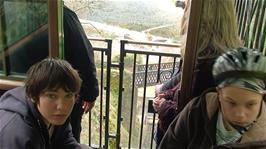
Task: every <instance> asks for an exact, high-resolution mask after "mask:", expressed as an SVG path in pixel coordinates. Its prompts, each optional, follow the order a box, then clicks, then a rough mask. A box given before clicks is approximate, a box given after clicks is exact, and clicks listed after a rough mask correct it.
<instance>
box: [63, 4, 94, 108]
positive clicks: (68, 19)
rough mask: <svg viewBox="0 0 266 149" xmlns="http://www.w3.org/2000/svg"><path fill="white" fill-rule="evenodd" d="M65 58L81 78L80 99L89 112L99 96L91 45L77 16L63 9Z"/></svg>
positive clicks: (65, 8) (67, 9)
mask: <svg viewBox="0 0 266 149" xmlns="http://www.w3.org/2000/svg"><path fill="white" fill-rule="evenodd" d="M64 34H65V38H64V39H65V40H64V44H65V46H64V47H65V58H66V60H67V61H69V62H70V63H71V65H72V66H73V67H74V68H75V69H77V70H78V71H79V74H80V77H81V78H82V81H83V82H82V86H81V91H80V95H79V96H80V99H82V100H83V101H86V102H85V104H84V105H83V107H84V109H85V112H87V111H86V110H90V109H91V108H92V107H93V105H94V101H95V100H96V97H97V96H98V95H99V87H98V80H97V78H96V67H95V63H94V54H93V49H92V45H91V43H90V42H89V40H88V39H87V36H86V34H85V31H84V29H83V27H82V26H81V23H80V21H79V20H78V17H77V15H76V14H75V13H74V12H73V11H71V10H70V9H69V8H67V7H64Z"/></svg>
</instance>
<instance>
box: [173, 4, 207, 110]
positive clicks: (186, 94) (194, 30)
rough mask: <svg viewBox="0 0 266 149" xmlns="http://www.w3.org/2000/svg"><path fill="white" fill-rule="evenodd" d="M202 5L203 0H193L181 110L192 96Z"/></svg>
mask: <svg viewBox="0 0 266 149" xmlns="http://www.w3.org/2000/svg"><path fill="white" fill-rule="evenodd" d="M202 6H203V1H202V0H191V10H190V17H189V23H188V33H187V40H186V46H185V54H184V62H183V68H182V78H181V91H180V99H182V100H180V102H179V104H178V107H177V109H178V111H181V110H182V109H183V108H184V106H185V105H186V104H187V103H188V102H189V100H190V98H191V97H192V80H193V72H194V66H195V61H196V58H197V43H198V34H199V25H200V18H201V13H202V11H201V10H202Z"/></svg>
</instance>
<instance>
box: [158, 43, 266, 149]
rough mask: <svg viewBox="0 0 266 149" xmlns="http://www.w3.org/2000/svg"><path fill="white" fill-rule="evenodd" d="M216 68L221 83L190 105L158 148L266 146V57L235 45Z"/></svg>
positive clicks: (190, 148)
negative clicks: (265, 99) (265, 98)
mask: <svg viewBox="0 0 266 149" xmlns="http://www.w3.org/2000/svg"><path fill="white" fill-rule="evenodd" d="M212 74H213V77H214V79H215V81H216V85H217V87H216V88H215V89H209V90H207V91H205V92H204V93H202V94H201V95H200V96H199V97H197V98H194V99H193V100H191V101H190V102H189V103H188V104H187V105H186V107H185V108H184V109H183V111H182V112H180V114H179V115H178V116H177V117H176V118H175V119H174V121H173V122H172V123H171V125H170V126H169V128H168V130H167V132H166V135H165V136H164V138H163V140H162V142H161V144H160V146H159V148H160V149H174V148H182V149H195V148H197V149H208V148H211V147H213V148H234V147H236V148H237V147H241V148H245V147H246V148H265V147H266V129H265V128H266V106H265V102H264V100H263V99H264V97H265V90H266V57H265V56H263V55H262V54H261V53H260V52H258V51H256V50H253V49H247V48H241V49H233V50H230V51H228V52H226V53H225V54H223V55H221V56H220V57H218V59H217V60H216V62H215V64H214V66H213V71H212Z"/></svg>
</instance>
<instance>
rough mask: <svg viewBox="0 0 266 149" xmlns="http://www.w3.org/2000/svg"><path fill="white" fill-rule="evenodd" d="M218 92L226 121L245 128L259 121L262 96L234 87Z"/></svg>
mask: <svg viewBox="0 0 266 149" xmlns="http://www.w3.org/2000/svg"><path fill="white" fill-rule="evenodd" d="M218 92H219V101H220V103H221V110H222V113H223V118H224V120H226V121H227V122H230V123H232V124H234V125H238V126H242V127H245V126H247V125H249V124H251V123H252V122H253V121H255V120H256V119H257V116H258V113H259V111H260V106H261V103H262V94H259V93H256V92H252V91H249V90H246V89H242V88H238V87H233V86H228V87H224V88H221V89H219V90H218Z"/></svg>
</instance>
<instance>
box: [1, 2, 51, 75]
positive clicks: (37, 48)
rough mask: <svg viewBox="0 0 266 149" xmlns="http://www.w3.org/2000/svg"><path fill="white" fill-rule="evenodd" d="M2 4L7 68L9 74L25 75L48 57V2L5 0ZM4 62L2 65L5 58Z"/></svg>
mask: <svg viewBox="0 0 266 149" xmlns="http://www.w3.org/2000/svg"><path fill="white" fill-rule="evenodd" d="M0 5H1V6H0V14H1V26H0V31H2V33H3V34H0V35H2V37H4V38H1V39H0V52H3V51H5V55H6V57H5V61H6V63H5V64H6V65H5V67H4V68H6V70H10V74H17V73H25V72H26V71H27V69H28V68H29V67H30V66H31V65H32V64H34V63H35V62H37V61H39V60H41V59H43V58H45V57H47V56H48V33H47V22H48V11H47V10H48V8H47V0H3V1H2V2H0ZM0 33H1V32H0ZM7 53H8V54H7ZM1 60H2V63H3V60H4V58H1ZM2 63H0V65H1V64H2ZM0 67H1V66H0ZM2 68H3V66H2Z"/></svg>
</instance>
